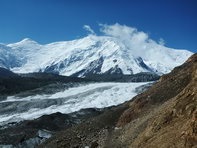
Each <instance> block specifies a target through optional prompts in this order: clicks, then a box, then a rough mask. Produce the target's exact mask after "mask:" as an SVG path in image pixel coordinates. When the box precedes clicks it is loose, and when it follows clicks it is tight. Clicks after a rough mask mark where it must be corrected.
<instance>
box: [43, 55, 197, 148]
mask: <svg viewBox="0 0 197 148" xmlns="http://www.w3.org/2000/svg"><path fill="white" fill-rule="evenodd" d="M85 146H89V147H92V148H93V147H134V148H135V147H136V148H137V147H141V148H144V147H147V148H150V147H154V148H157V147H158V148H160V147H163V148H167V147H179V148H182V147H188V148H189V147H196V146H197V54H194V55H193V56H192V57H190V58H189V59H188V60H187V61H186V62H185V63H184V64H183V65H182V66H179V67H177V68H175V69H174V70H173V71H172V72H171V73H169V74H167V75H164V76H162V77H161V79H160V80H159V81H158V82H157V83H156V84H155V85H154V86H153V87H151V88H150V89H148V90H147V91H145V92H144V93H142V94H140V95H138V96H136V97H135V98H134V99H133V100H131V101H130V102H126V103H124V104H122V105H119V106H117V107H113V108H111V110H108V111H106V112H104V113H103V114H101V115H99V116H97V117H95V118H91V119H89V120H87V121H85V122H83V123H81V124H78V125H75V126H73V127H71V128H68V129H66V130H63V131H61V132H60V133H58V134H57V135H55V136H54V137H52V138H50V139H49V140H47V141H46V142H45V143H44V144H42V145H40V147H85Z"/></svg>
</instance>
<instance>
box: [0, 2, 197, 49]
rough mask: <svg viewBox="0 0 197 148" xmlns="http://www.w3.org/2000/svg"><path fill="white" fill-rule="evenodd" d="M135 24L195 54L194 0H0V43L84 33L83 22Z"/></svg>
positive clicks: (95, 26)
mask: <svg viewBox="0 0 197 148" xmlns="http://www.w3.org/2000/svg"><path fill="white" fill-rule="evenodd" d="M100 23H102V24H115V23H119V24H122V25H127V26H131V27H136V28H137V29H138V30H139V31H144V32H146V33H148V34H149V36H150V38H152V39H153V40H156V41H158V40H159V39H160V38H162V39H164V40H165V43H166V44H165V45H166V46H168V47H172V48H184V49H188V50H191V51H193V52H197V1H196V0H0V42H2V43H12V42H17V41H20V40H22V39H23V38H26V37H28V38H32V39H33V40H36V41H37V42H39V43H43V44H44V43H50V42H54V41H62V40H72V39H76V38H80V37H83V36H86V35H87V31H85V30H84V29H83V26H84V25H89V26H91V28H92V29H93V30H94V31H95V32H96V33H97V34H100V33H99V25H98V24H100Z"/></svg>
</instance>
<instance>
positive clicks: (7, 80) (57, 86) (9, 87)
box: [0, 68, 90, 95]
mask: <svg viewBox="0 0 197 148" xmlns="http://www.w3.org/2000/svg"><path fill="white" fill-rule="evenodd" d="M85 82H90V81H89V80H87V79H84V78H76V77H68V76H59V75H56V74H48V73H29V74H20V75H17V74H15V73H12V72H11V71H9V70H7V69H4V68H0V95H11V94H16V93H19V92H25V91H27V90H32V92H31V93H33V94H38V93H44V92H45V93H46V92H48V93H50V92H53V91H57V90H59V91H60V90H63V89H65V87H71V86H72V85H74V83H85ZM45 86H47V87H45ZM34 89H37V90H35V91H33V90H34Z"/></svg>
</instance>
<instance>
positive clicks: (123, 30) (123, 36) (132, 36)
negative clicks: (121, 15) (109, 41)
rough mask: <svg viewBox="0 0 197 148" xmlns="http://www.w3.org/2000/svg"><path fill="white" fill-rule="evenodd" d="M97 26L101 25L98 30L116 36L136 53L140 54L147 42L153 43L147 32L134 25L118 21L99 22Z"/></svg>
mask: <svg viewBox="0 0 197 148" xmlns="http://www.w3.org/2000/svg"><path fill="white" fill-rule="evenodd" d="M99 26H101V28H100V31H101V32H102V33H103V34H104V35H106V36H111V37H115V38H117V39H118V40H119V41H121V42H122V43H123V44H124V45H125V46H126V47H127V48H129V49H132V50H133V51H134V52H135V53H136V54H137V55H140V54H142V52H143V51H144V50H146V47H147V44H149V43H155V42H154V41H153V40H151V39H149V36H148V34H147V33H145V32H142V31H138V30H137V29H136V28H134V27H129V26H126V25H120V24H118V23H116V24H114V25H107V24H99Z"/></svg>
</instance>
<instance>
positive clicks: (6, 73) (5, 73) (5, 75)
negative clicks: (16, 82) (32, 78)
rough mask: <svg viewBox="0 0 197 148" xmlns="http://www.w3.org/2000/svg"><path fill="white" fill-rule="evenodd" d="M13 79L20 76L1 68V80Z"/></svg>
mask: <svg viewBox="0 0 197 148" xmlns="http://www.w3.org/2000/svg"><path fill="white" fill-rule="evenodd" d="M11 77H12V78H13V77H19V75H17V74H15V73H13V72H11V71H9V70H8V69H5V68H1V67H0V79H1V78H11Z"/></svg>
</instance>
